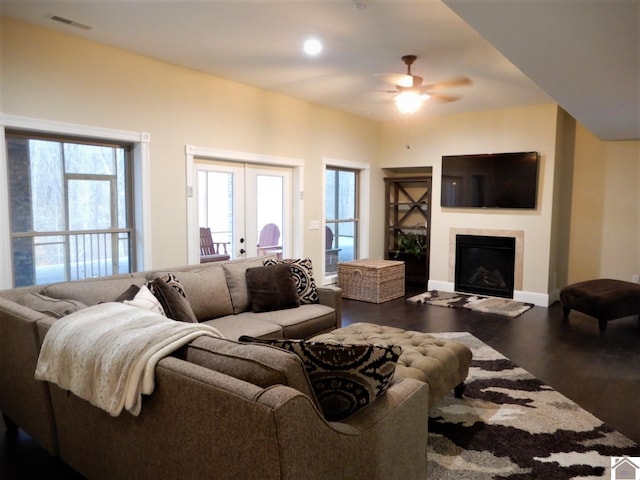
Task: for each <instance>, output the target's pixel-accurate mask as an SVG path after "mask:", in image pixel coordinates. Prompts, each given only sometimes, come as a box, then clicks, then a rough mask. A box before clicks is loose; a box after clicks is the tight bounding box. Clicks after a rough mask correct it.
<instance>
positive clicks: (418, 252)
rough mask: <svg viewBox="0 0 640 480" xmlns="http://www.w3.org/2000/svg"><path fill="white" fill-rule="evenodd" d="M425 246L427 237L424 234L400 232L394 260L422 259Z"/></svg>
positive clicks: (397, 237)
mask: <svg viewBox="0 0 640 480" xmlns="http://www.w3.org/2000/svg"><path fill="white" fill-rule="evenodd" d="M425 245H426V242H425V235H424V234H423V233H418V232H416V231H407V232H404V231H402V230H400V231H399V232H398V234H397V235H396V250H395V253H394V258H396V259H397V258H400V257H401V256H402V257H406V256H414V257H416V258H417V259H421V258H422V255H423V254H424V251H425Z"/></svg>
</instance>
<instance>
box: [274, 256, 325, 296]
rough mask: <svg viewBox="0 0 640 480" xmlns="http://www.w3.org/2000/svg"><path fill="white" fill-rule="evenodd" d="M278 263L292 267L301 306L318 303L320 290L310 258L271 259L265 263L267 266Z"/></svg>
mask: <svg viewBox="0 0 640 480" xmlns="http://www.w3.org/2000/svg"><path fill="white" fill-rule="evenodd" d="M277 263H284V264H287V265H291V275H293V279H294V281H295V284H296V289H297V291H298V298H299V299H300V303H301V304H308V303H318V301H319V299H318V289H317V287H316V281H315V279H314V278H313V264H312V262H311V259H310V258H285V259H283V260H276V259H273V258H270V259H267V260H265V261H264V265H265V266H268V265H275V264H277Z"/></svg>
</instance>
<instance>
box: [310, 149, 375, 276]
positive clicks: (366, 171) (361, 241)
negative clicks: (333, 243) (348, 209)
mask: <svg viewBox="0 0 640 480" xmlns="http://www.w3.org/2000/svg"><path fill="white" fill-rule="evenodd" d="M328 167H334V168H349V169H351V170H358V175H359V177H360V194H359V197H358V206H359V218H360V221H359V223H358V258H367V257H368V256H369V225H370V222H369V217H370V214H371V211H370V208H369V207H370V204H371V201H370V199H371V185H370V184H371V180H370V179H371V165H370V164H369V163H363V162H353V161H350V160H340V159H336V158H327V157H322V179H323V181H322V231H323V232H324V228H325V226H326V221H325V220H326V218H327V212H326V210H325V205H326V204H327V186H326V182H325V180H324V179H325V178H326V176H327V175H326V174H327V168H328ZM326 249H327V246H326V239H325V236H324V235H322V252H323V253H322V255H323V257H322V258H324V251H325V250H326ZM322 278H323V279H324V281H323V285H330V284H333V283H337V281H338V274H337V273H333V274H331V275H327V273H326V271H325V265H324V262H322Z"/></svg>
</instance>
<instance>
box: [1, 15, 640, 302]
mask: <svg viewBox="0 0 640 480" xmlns="http://www.w3.org/2000/svg"><path fill="white" fill-rule="evenodd" d="M0 29H1V30H0V34H1V35H2V43H1V46H2V58H1V60H2V61H1V62H0V74H1V78H0V87H2V93H1V96H0V107H1V108H0V113H4V114H8V115H18V116H25V117H33V118H37V119H42V120H54V121H62V122H70V123H76V124H83V125H90V126H98V127H104V128H114V129H123V130H132V131H145V132H149V133H150V135H151V147H150V148H151V174H150V175H151V186H152V192H151V217H152V221H151V224H152V232H151V233H152V241H153V245H152V246H153V248H152V252H153V265H154V266H155V267H162V266H171V265H177V264H182V263H185V262H186V259H187V252H186V250H187V246H186V242H187V240H186V239H187V232H186V198H185V196H186V188H185V186H186V178H185V159H184V146H185V145H186V144H191V145H196V146H199V147H208V148H216V149H225V150H234V151H242V152H252V153H258V154H264V155H276V156H284V157H294V158H302V159H304V160H305V162H306V163H305V177H304V189H305V201H304V222H303V225H302V227H303V251H304V253H305V255H309V256H311V258H312V259H313V261H314V263H319V262H322V252H321V242H322V236H321V234H320V233H321V232H320V231H319V230H308V229H307V228H306V226H307V225H308V223H309V221H310V220H319V219H320V217H321V212H322V205H321V202H320V199H321V182H319V181H318V178H319V176H320V173H321V163H322V158H324V157H326V158H333V159H340V160H346V161H352V162H368V163H371V164H372V170H371V180H372V182H371V189H372V190H371V222H370V225H369V236H370V245H369V256H371V257H374V258H377V257H381V256H382V255H383V239H384V237H383V235H382V233H381V232H382V231H383V213H382V212H383V208H384V195H383V192H384V185H383V182H382V177H383V173H382V171H381V170H380V169H379V168H376V167H377V166H380V167H411V166H431V167H432V168H433V175H434V188H433V205H434V206H433V214H432V233H433V240H432V243H431V279H434V280H437V281H442V282H447V281H449V278H448V271H449V269H448V260H447V259H448V248H449V247H448V242H449V230H450V229H451V228H470V227H471V228H495V229H506V230H522V231H524V232H525V256H524V281H523V286H522V290H523V291H524V292H531V293H532V294H534V295H546V294H548V293H550V292H552V291H553V289H554V279H555V278H556V275H557V277H558V280H557V282H558V286H559V287H561V286H562V285H563V284H564V282H565V279H568V281H570V282H573V281H578V280H583V279H587V278H594V277H601V276H610V277H614V278H621V279H630V276H631V275H632V274H634V273H640V238H638V236H639V233H638V232H639V230H640V208H639V205H640V191H639V190H640V188H639V185H640V143H639V142H601V141H599V140H598V139H596V138H595V137H594V136H593V135H592V134H591V133H590V132H588V131H587V130H586V129H585V128H584V127H582V126H581V125H580V124H577V123H576V122H575V121H573V119H571V118H570V117H569V116H568V115H566V114H564V112H562V111H561V110H560V109H558V108H557V106H555V105H542V106H532V107H526V108H514V109H506V110H499V111H489V112H476V113H468V114H463V115H451V116H449V117H438V118H437V119H436V118H431V119H425V120H421V121H416V120H415V119H412V120H411V121H410V123H409V125H408V126H407V125H406V124H405V122H400V123H398V124H393V123H384V124H378V123H376V122H371V121H368V120H366V119H362V118H359V117H356V116H351V115H347V114H343V113H339V112H336V111H333V110H330V109H326V108H322V107H318V106H315V105H311V104H309V103H306V102H302V101H299V100H296V99H293V98H290V97H286V96H283V95H278V94H273V93H269V92H266V91H263V90H259V89H256V88H252V87H248V86H245V85H241V84H238V83H235V82H230V81H226V80H223V79H219V78H216V77H211V76H208V75H205V74H202V73H199V72H196V71H193V70H188V69H184V68H180V67H176V66H173V65H169V64H166V63H162V62H157V61H154V60H151V59H148V58H145V57H141V56H138V55H134V54H130V53H127V52H123V51H121V50H117V49H113V48H109V47H105V46H101V45H98V44H95V43H92V42H87V41H84V40H80V39H77V38H75V37H71V36H67V35H62V34H59V33H55V32H53V31H50V30H46V29H42V28H38V27H33V26H29V25H26V24H23V23H20V22H16V21H13V20H9V19H3V21H2V22H1V23H0ZM407 143H409V145H410V148H409V149H407V148H406V144H407ZM521 150H536V151H538V152H540V154H541V158H542V162H541V169H542V171H541V174H540V190H539V202H538V207H537V208H536V210H533V211H527V212H515V213H514V212H500V211H497V212H488V211H482V212H477V211H473V210H451V209H449V210H446V209H442V208H440V206H439V196H440V184H439V181H438V180H437V179H438V177H439V175H440V158H441V156H442V155H448V154H461V153H481V152H499V151H521ZM167 192H168V193H170V195H168V194H167ZM568 192H569V193H568ZM567 204H569V207H570V208H568V207H567ZM567 224H569V225H570V227H571V228H570V233H569V232H567ZM567 248H568V249H569V253H567Z"/></svg>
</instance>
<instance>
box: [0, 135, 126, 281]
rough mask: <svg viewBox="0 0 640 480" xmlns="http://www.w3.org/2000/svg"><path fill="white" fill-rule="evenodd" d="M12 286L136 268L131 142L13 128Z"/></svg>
mask: <svg viewBox="0 0 640 480" xmlns="http://www.w3.org/2000/svg"><path fill="white" fill-rule="evenodd" d="M6 143H7V179H8V185H9V222H10V231H11V240H10V241H11V260H12V266H13V283H14V286H16V287H18V286H25V285H34V284H42V283H50V282H56V281H64V280H79V279H84V278H91V277H101V276H106V275H116V274H119V273H126V272H131V271H132V269H133V268H135V265H136V264H137V263H136V261H135V244H136V242H135V238H134V235H135V230H134V225H133V224H134V221H133V218H134V215H133V205H132V198H133V195H132V178H133V162H132V145H131V144H127V143H117V142H115V143H110V142H105V141H95V142H92V141H87V140H80V139H74V138H65V137H58V136H55V137H54V136H46V135H34V134H31V133H29V134H26V133H20V132H7V134H6Z"/></svg>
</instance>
